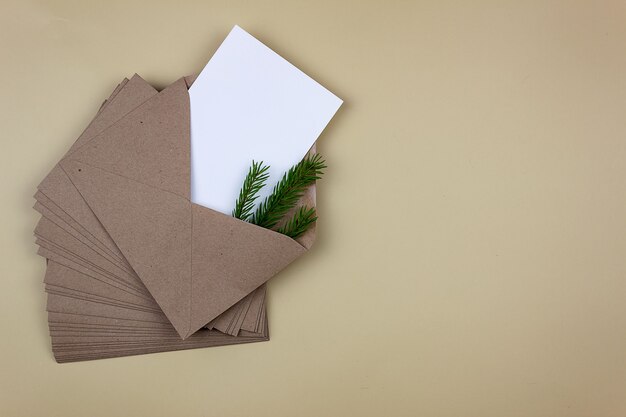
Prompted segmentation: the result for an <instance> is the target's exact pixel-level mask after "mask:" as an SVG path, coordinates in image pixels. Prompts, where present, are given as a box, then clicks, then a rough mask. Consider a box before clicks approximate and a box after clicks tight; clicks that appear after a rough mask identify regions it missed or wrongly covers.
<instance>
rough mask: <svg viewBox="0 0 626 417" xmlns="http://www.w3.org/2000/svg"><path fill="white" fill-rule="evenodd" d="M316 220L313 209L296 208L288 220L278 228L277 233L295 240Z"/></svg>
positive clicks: (305, 207)
mask: <svg viewBox="0 0 626 417" xmlns="http://www.w3.org/2000/svg"><path fill="white" fill-rule="evenodd" d="M316 220H317V216H316V214H315V208H313V207H307V206H302V207H299V208H298V210H297V211H296V212H295V213H294V215H293V217H292V218H291V219H290V220H288V221H287V222H286V223H285V224H284V225H283V226H282V227H280V228H278V230H277V232H278V233H282V234H283V235H287V236H289V237H290V238H292V239H295V238H297V237H300V236H301V235H302V234H303V233H304V232H306V231H307V230H308V229H309V227H310V226H311V225H312V224H313V223H315V221H316Z"/></svg>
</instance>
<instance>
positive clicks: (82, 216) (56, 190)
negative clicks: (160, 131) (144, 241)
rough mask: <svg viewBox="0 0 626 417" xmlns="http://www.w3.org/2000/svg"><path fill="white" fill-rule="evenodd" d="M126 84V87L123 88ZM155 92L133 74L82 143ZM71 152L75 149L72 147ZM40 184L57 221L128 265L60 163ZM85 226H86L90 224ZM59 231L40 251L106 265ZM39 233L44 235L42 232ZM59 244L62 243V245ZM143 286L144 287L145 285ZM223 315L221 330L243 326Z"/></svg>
mask: <svg viewBox="0 0 626 417" xmlns="http://www.w3.org/2000/svg"><path fill="white" fill-rule="evenodd" d="M193 79H194V77H186V80H187V83H188V84H189V85H191V83H192V82H193ZM126 83H128V85H126ZM122 88H124V89H123V90H122ZM117 93H120V94H119V96H117ZM154 94H156V90H154V88H153V87H151V86H150V85H149V84H148V83H146V82H145V81H144V80H142V79H141V77H139V76H137V75H135V76H133V77H132V78H131V79H130V81H128V80H125V81H123V82H122V83H121V84H120V85H119V86H118V88H117V89H116V91H115V92H114V93H113V94H112V95H111V97H110V98H109V99H108V100H107V101H105V104H106V105H108V106H109V107H108V108H106V109H105V108H104V107H103V108H101V110H100V111H99V112H98V114H97V116H96V118H95V119H94V120H93V121H92V122H91V123H90V125H89V126H88V128H87V129H86V130H85V132H84V133H83V134H82V135H81V136H80V138H79V139H78V141H77V143H78V144H81V143H85V142H86V141H88V140H89V139H91V136H93V134H94V133H98V132H100V131H101V130H103V129H105V128H107V127H109V126H110V125H111V124H113V123H114V122H116V121H117V119H119V118H121V117H122V116H123V115H124V114H125V113H127V112H128V111H129V110H132V109H133V108H134V107H136V106H137V105H139V104H141V103H142V102H143V101H145V100H146V99H147V98H149V97H151V96H152V95H154ZM122 96H123V97H122ZM114 97H117V98H115V100H113V98H114ZM113 103H115V105H113ZM75 148H77V145H74V146H73V147H72V149H75ZM69 153H71V151H70V152H69ZM39 188H40V191H39V192H38V193H37V194H36V198H37V200H38V201H42V202H43V203H45V205H46V206H47V207H50V208H52V209H54V213H56V214H58V215H59V216H61V217H62V219H60V218H58V217H57V218H56V219H55V220H54V222H55V223H57V225H59V226H61V225H62V224H65V225H66V227H65V230H66V231H79V233H73V236H74V237H81V236H84V237H87V238H89V239H90V241H91V242H96V246H97V247H98V248H100V249H102V248H105V249H109V253H110V254H111V255H113V256H114V257H115V258H118V259H121V261H122V263H121V264H119V263H118V266H121V267H122V268H124V266H125V265H127V263H126V260H125V258H124V257H123V256H122V255H121V253H119V249H118V248H117V246H115V243H114V242H113V241H112V240H111V239H110V237H109V235H108V234H107V233H106V232H105V231H104V229H102V227H101V225H100V223H99V222H98V220H97V219H96V218H95V217H94V215H93V213H92V212H91V210H90V209H89V207H88V206H87V205H86V204H85V203H84V201H83V199H82V197H81V196H80V194H79V193H78V192H77V191H76V190H75V188H74V187H73V185H72V184H71V182H70V181H69V179H68V178H67V176H66V175H65V173H64V172H63V171H62V170H61V169H60V168H58V167H56V168H55V169H54V170H53V171H52V172H51V173H50V174H49V175H48V176H47V177H46V179H45V180H44V181H43V182H42V183H41V185H40V187H39ZM42 191H45V192H46V193H48V194H49V195H50V196H52V197H54V198H55V200H56V201H57V202H58V203H59V204H62V205H63V209H61V208H60V207H58V206H57V205H56V203H55V202H53V201H52V200H49V199H48V198H47V197H46V196H45V194H43V192H42ZM63 210H69V213H71V215H68V214H67V213H65V212H64V211H63ZM74 218H76V219H79V220H80V221H81V223H78V222H76V221H75V220H74ZM59 222H61V223H59ZM84 226H86V228H85V227H84ZM58 233H62V232H61V231H60V230H58V232H57V233H56V235H55V236H53V239H52V241H53V242H54V244H55V247H54V248H50V246H49V245H50V243H43V244H42V249H40V251H39V252H40V254H42V255H44V256H46V257H48V258H53V259H56V260H57V261H59V262H62V263H64V264H66V265H67V263H68V262H74V261H78V262H84V261H86V262H88V264H87V266H89V265H91V266H92V267H93V266H94V265H99V267H102V263H101V262H100V263H99V259H100V257H98V256H97V255H98V254H99V255H102V252H101V251H98V250H97V249H98V248H96V247H93V246H90V249H92V250H96V251H97V252H99V253H98V254H95V253H91V255H92V256H89V252H90V249H88V248H84V249H83V248H78V249H77V247H76V244H77V243H78V242H76V241H74V240H72V239H70V240H68V239H67V238H68V237H69V236H65V238H60V237H59V235H58ZM39 236H41V234H40V235H39ZM45 237H48V238H49V237H50V236H48V235H46V236H45ZM100 242H107V245H102V244H101V243H100ZM38 243H41V239H39V240H38ZM58 245H60V247H59V246H58ZM81 246H82V245H81ZM44 247H47V248H48V249H51V250H55V251H56V252H58V253H62V254H64V256H65V257H64V258H63V259H59V257H58V255H57V254H56V253H52V252H49V251H47V250H45V249H43V248H44ZM61 248H63V249H61ZM68 248H69V252H67V251H66V250H67V249H68ZM111 249H112V250H111ZM77 250H78V253H82V255H81V256H82V257H83V258H80V259H76V257H75V256H74V255H73V253H72V252H76V251H77ZM85 251H87V253H85ZM118 254H119V255H118ZM93 255H96V258H94V257H93ZM85 256H87V259H85V258H84V257H85ZM107 258H108V259H106V260H104V259H103V260H101V261H108V262H110V261H111V260H112V258H111V257H110V256H109V257H107ZM70 259H73V261H71V260H70ZM94 259H95V260H94ZM81 265H83V266H78V267H77V266H76V264H72V267H73V268H74V269H76V268H78V269H80V270H81V271H82V272H83V273H87V275H90V276H94V274H99V273H105V272H104V271H102V270H101V269H99V270H100V272H97V271H96V270H93V269H91V270H88V271H85V270H84V267H85V264H84V263H81ZM129 269H130V268H129ZM107 271H108V272H107V273H109V274H112V275H113V276H115V275H119V270H117V268H113V272H110V271H111V269H110V268H109V269H107ZM116 271H117V272H116ZM130 272H131V273H132V274H133V275H134V271H132V269H130ZM101 278H102V276H101ZM114 285H115V284H114ZM141 287H142V288H143V285H141ZM148 297H149V296H148ZM149 298H150V299H152V298H151V297H149ZM243 301H245V299H244V300H242V302H243ZM241 307H245V304H242V306H234V307H232V308H231V309H229V310H228V311H227V312H225V313H224V314H225V315H226V316H228V314H227V313H229V312H233V311H234V312H235V313H237V311H238V310H237V308H241ZM259 313H260V310H257V311H256V315H255V316H258V314H259ZM231 316H232V314H231ZM235 316H236V314H235ZM225 318H226V317H225ZM225 318H223V319H225ZM223 319H222V320H221V321H220V324H222V326H220V325H217V326H215V327H216V328H217V329H220V330H222V329H226V328H230V329H231V331H229V332H228V333H229V334H237V332H238V330H239V328H238V327H236V326H235V327H227V326H226V325H227V324H229V323H228V322H225V321H224V320H223Z"/></svg>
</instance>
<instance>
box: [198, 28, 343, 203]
mask: <svg viewBox="0 0 626 417" xmlns="http://www.w3.org/2000/svg"><path fill="white" fill-rule="evenodd" d="M189 97H190V104H191V201H192V202H194V203H196V204H200V205H203V206H205V207H208V208H211V209H214V210H217V211H220V212H222V213H225V214H229V215H230V214H231V213H232V210H233V208H234V207H235V202H236V200H237V197H238V195H239V190H240V188H241V184H242V182H243V180H244V178H245V176H246V174H247V172H248V169H249V168H250V165H251V163H252V161H253V160H255V161H263V162H264V163H265V165H270V167H271V168H270V170H269V174H270V178H269V180H268V182H267V185H266V186H265V189H264V190H263V191H262V193H260V197H259V199H258V200H257V204H258V203H259V202H260V201H261V200H262V199H263V198H264V197H265V196H267V195H269V194H270V192H271V190H272V188H273V187H274V185H275V184H276V183H277V182H278V181H279V180H280V178H281V177H282V175H283V173H285V172H286V171H287V170H288V169H289V168H291V166H293V165H295V164H296V163H298V162H299V161H300V160H301V159H302V158H303V157H304V156H305V155H306V153H307V152H308V150H309V149H310V148H311V146H312V145H313V143H314V142H315V141H316V140H317V138H318V137H319V135H320V134H321V133H322V130H324V128H325V127H326V125H327V124H328V122H329V121H330V119H331V118H332V117H333V115H334V114H335V112H336V111H337V109H339V106H341V103H342V101H341V100H340V99H339V98H338V97H336V96H335V95H334V94H332V93H331V92H330V91H328V90H326V89H325V88H324V87H322V86H321V85H320V84H318V83H317V82H315V81H314V80H313V79H311V78H310V77H309V76H307V75H306V74H304V73H303V72H302V71H300V70H299V69H297V68H296V67H294V66H293V65H291V64H290V63H289V62H287V61H286V60H285V59H283V58H282V57H280V56H279V55H278V54H276V53H275V52H274V51H272V50H271V49H269V48H268V47H267V46H265V45H263V44H262V43H261V42H259V41H258V40H257V39H255V38H254V37H252V36H251V35H250V34H248V33H247V32H246V31H244V30H243V29H241V28H240V27H239V26H235V27H234V28H233V30H232V31H231V32H230V34H229V35H228V36H227V37H226V39H225V40H224V42H223V43H222V45H221V46H220V47H219V49H218V50H217V52H215V55H213V57H212V58H211V60H210V61H209V62H208V64H207V65H206V66H205V67H204V69H203V70H202V72H201V73H200V75H199V76H198V78H197V79H196V81H195V82H194V83H193V85H192V86H191V88H190V89H189Z"/></svg>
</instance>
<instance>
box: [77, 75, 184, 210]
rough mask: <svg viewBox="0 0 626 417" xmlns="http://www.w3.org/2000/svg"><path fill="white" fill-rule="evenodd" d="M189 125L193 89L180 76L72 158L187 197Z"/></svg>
mask: <svg viewBox="0 0 626 417" xmlns="http://www.w3.org/2000/svg"><path fill="white" fill-rule="evenodd" d="M189 129H190V127H189V93H188V92H187V84H186V83H185V80H184V79H183V78H181V79H179V80H178V81H176V82H175V83H173V84H172V85H170V86H169V87H167V88H166V89H165V90H163V91H161V92H160V93H158V94H156V95H154V96H153V97H152V98H150V99H149V100H147V101H146V102H145V103H143V104H142V105H141V106H139V107H138V108H137V109H135V110H133V111H132V112H130V113H129V114H128V115H127V116H125V117H124V118H123V119H121V120H120V121H119V122H118V123H116V124H115V125H113V126H111V127H110V128H109V129H107V130H105V131H104V132H102V133H101V134H100V135H98V136H97V137H96V138H94V139H93V140H92V141H90V142H89V143H87V144H86V145H84V146H83V147H81V148H79V149H78V150H76V151H75V152H74V153H73V154H72V155H71V156H70V157H69V158H71V159H77V160H80V161H82V162H84V163H87V164H89V165H93V166H96V167H99V168H102V169H103V170H105V171H109V172H112V173H114V174H118V175H121V176H124V177H127V178H130V179H133V180H136V181H139V182H141V183H143V184H147V185H152V186H154V187H156V188H159V189H161V190H164V191H169V192H172V193H174V194H177V195H179V196H181V197H184V198H187V199H188V198H189V190H190V149H189V146H190V145H189V135H190V130H189Z"/></svg>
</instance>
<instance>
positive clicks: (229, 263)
mask: <svg viewBox="0 0 626 417" xmlns="http://www.w3.org/2000/svg"><path fill="white" fill-rule="evenodd" d="M191 211H192V223H193V226H192V229H193V231H192V279H191V282H192V290H191V291H192V304H191V323H190V328H189V332H190V334H191V333H193V332H195V331H196V330H198V329H199V328H200V327H202V326H204V325H206V324H207V323H208V322H209V321H211V320H213V319H214V318H215V317H217V316H218V315H219V314H221V313H223V312H224V311H226V310H227V309H228V308H229V307H231V306H232V305H233V304H235V303H236V302H238V301H239V300H241V299H242V298H243V297H245V296H246V295H248V294H249V293H251V292H252V291H254V290H255V289H256V288H258V287H259V286H260V285H262V284H263V283H264V282H266V281H267V280H268V279H270V278H271V277H273V276H274V275H276V274H277V273H278V272H279V271H280V270H282V269H283V268H285V267H286V266H287V265H289V264H290V263H291V262H292V261H294V260H295V259H296V258H298V257H299V256H300V255H302V254H303V253H304V252H306V248H305V247H303V246H302V245H301V244H299V243H298V242H296V241H295V240H293V239H290V238H288V237H287V236H284V235H281V234H280V233H276V232H274V231H271V230H268V229H264V228H261V227H258V226H255V225H253V224H250V223H246V222H243V221H241V220H238V219H236V218H234V217H231V216H227V215H225V214H222V213H219V212H217V211H214V210H211V209H208V208H206V207H202V206H199V205H197V204H192V209H191Z"/></svg>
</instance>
